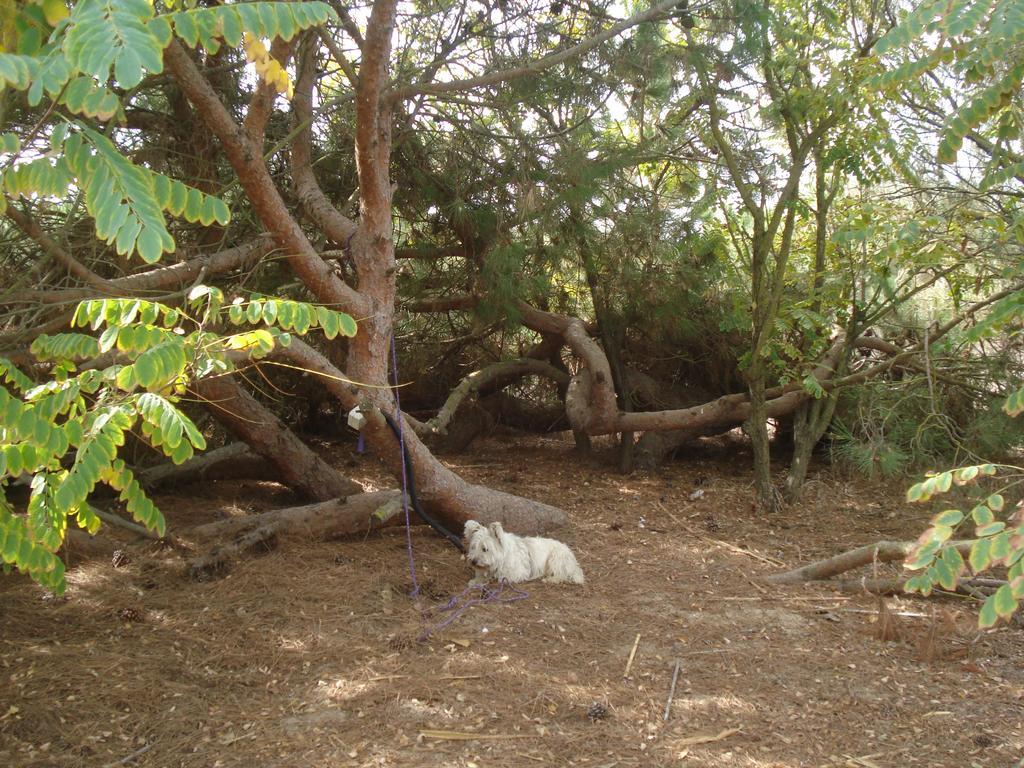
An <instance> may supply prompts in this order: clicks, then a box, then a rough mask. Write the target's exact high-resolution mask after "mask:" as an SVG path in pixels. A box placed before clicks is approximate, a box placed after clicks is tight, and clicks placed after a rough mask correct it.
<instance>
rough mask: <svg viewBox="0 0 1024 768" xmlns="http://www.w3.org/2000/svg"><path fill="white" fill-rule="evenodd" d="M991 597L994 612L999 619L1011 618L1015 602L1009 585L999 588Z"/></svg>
mask: <svg viewBox="0 0 1024 768" xmlns="http://www.w3.org/2000/svg"><path fill="white" fill-rule="evenodd" d="M992 597H993V601H992V602H993V605H994V607H995V611H996V613H997V614H998V615H999V617H1000V618H1003V619H1008V618H1010V617H1011V616H1013V614H1014V613H1015V612H1016V610H1017V601H1016V600H1015V599H1014V597H1013V591H1012V590H1011V589H1010V585H1009V584H1003V585H1002V586H1001V587H999V589H997V590H996V593H995V594H994V595H993V596H992Z"/></svg>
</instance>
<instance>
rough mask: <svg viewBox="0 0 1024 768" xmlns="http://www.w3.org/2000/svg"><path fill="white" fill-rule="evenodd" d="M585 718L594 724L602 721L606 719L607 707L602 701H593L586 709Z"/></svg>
mask: <svg viewBox="0 0 1024 768" xmlns="http://www.w3.org/2000/svg"><path fill="white" fill-rule="evenodd" d="M587 717H588V718H590V721H591V722H593V723H596V722H597V721H598V720H604V719H605V718H606V717H608V705H607V704H605V703H604V702H603V701H595V702H594V703H593V704H591V705H590V706H589V707H587Z"/></svg>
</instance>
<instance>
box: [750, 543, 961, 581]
mask: <svg viewBox="0 0 1024 768" xmlns="http://www.w3.org/2000/svg"><path fill="white" fill-rule="evenodd" d="M915 543H916V542H913V541H879V542H876V543H874V544H868V545H867V546H863V547H857V548H856V549H851V550H849V551H847V552H843V553H842V554H839V555H835V556H834V557H829V558H826V559H824V560H817V561H815V562H813V563H809V564H808V565H804V566H802V567H800V568H795V569H793V570H792V571H786V572H785V573H776V574H773V575H771V576H768V577H766V578H765V581H769V582H771V583H773V584H799V583H801V582H804V581H821V580H823V579H828V578H831V577H832V576H836V575H838V574H840V573H845V572H846V571H850V570H853V569H854V568H860V567H861V566H864V565H870V564H871V563H891V562H893V561H896V560H903V559H904V558H906V556H907V553H908V552H909V551H910V548H911V547H913V546H914V544H915ZM949 544H950V545H951V546H954V547H956V549H957V551H959V552H960V554H961V555H967V554H969V553H970V551H971V547H972V546H973V544H974V542H973V541H951V542H949Z"/></svg>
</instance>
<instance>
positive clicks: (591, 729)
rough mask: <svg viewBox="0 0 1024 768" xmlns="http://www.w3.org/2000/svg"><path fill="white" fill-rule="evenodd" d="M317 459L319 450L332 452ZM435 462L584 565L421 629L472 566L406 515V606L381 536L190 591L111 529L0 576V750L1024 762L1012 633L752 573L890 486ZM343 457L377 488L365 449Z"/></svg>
mask: <svg viewBox="0 0 1024 768" xmlns="http://www.w3.org/2000/svg"><path fill="white" fill-rule="evenodd" d="M334 459H335V460H336V461H337V462H338V463H340V464H342V465H344V463H345V462H346V461H349V460H350V459H349V451H348V448H347V447H346V448H345V449H343V450H340V451H339V450H335V452H334ZM450 463H451V464H452V465H453V466H455V467H456V468H457V469H458V470H459V471H460V472H462V473H463V474H464V475H465V476H467V477H468V478H470V479H472V480H475V481H477V482H481V483H486V484H489V485H492V486H495V487H498V488H502V489H505V490H509V491H514V492H517V493H521V494H525V495H528V496H532V497H535V498H538V499H542V500H544V501H546V502H548V503H551V504H556V505H559V506H562V507H563V508H566V509H568V510H569V511H570V513H571V516H572V525H571V527H570V528H569V529H567V530H564V531H561V532H559V534H558V535H559V536H560V537H561V538H564V539H565V540H566V541H567V542H569V543H570V545H571V546H573V547H574V549H575V550H576V552H577V554H578V557H579V560H580V562H581V564H582V566H583V568H584V570H585V572H586V574H587V580H588V581H587V585H586V586H585V587H582V588H573V587H564V586H562V587H559V586H549V585H544V584H539V583H538V584H529V585H526V586H525V589H526V591H527V592H528V595H529V596H528V597H527V598H526V599H524V600H521V601H518V602H513V603H508V604H487V605H479V606H474V607H471V608H469V609H468V610H466V612H465V613H463V614H462V615H461V616H460V617H459V618H458V619H457V620H455V621H454V622H453V623H452V624H451V625H450V626H448V627H446V628H444V629H442V630H440V631H437V632H435V633H433V634H431V635H430V636H429V637H428V638H427V639H426V640H425V641H424V642H419V641H417V637H418V636H420V635H421V634H422V633H424V632H425V631H429V629H430V628H431V627H433V626H435V625H436V624H438V623H439V622H440V621H441V620H442V619H443V618H444V615H443V614H439V613H437V612H436V610H434V609H435V608H436V606H437V605H438V604H439V603H443V602H445V601H447V600H448V599H449V598H450V597H451V596H453V595H457V594H459V593H460V592H461V591H462V590H463V589H464V588H465V585H466V582H467V580H468V579H469V578H470V576H471V572H470V569H469V568H468V567H467V566H466V564H465V563H463V562H460V560H459V558H458V556H457V554H456V553H455V552H454V550H452V549H451V548H450V547H449V546H447V545H446V544H445V543H444V542H442V541H441V540H440V539H438V538H435V537H434V536H432V535H430V533H429V532H428V531H426V530H416V531H414V532H413V534H412V541H413V545H414V557H415V564H416V576H417V578H418V583H419V585H420V589H421V594H420V596H419V597H418V598H416V599H412V598H410V597H409V596H408V594H407V593H408V591H409V589H410V581H411V579H410V574H409V563H408V556H407V551H406V545H405V537H404V532H403V531H401V530H393V531H389V532H387V533H384V534H381V533H372V534H370V535H369V536H368V538H367V540H366V541H362V540H346V541H336V542H313V543H311V542H308V541H303V540H301V539H299V538H292V539H285V540H282V541H281V542H279V546H278V547H277V549H276V550H275V551H273V552H271V553H269V554H267V555H265V556H262V557H255V558H250V559H247V560H243V561H240V562H238V563H237V564H236V565H235V566H234V568H233V569H232V571H231V573H230V575H228V576H227V577H226V578H223V579H220V580H217V581H212V582H208V583H195V582H192V581H189V580H188V579H187V578H186V577H185V575H184V571H185V569H184V565H183V560H182V559H181V556H180V554H179V553H176V552H175V551H173V550H161V549H159V548H158V546H157V545H155V544H146V545H144V546H143V547H141V548H138V547H136V548H134V549H130V550H129V551H130V553H131V562H129V563H128V564H126V565H123V566H122V567H120V568H115V567H114V566H113V565H112V564H111V563H109V562H105V561H103V562H87V563H83V564H82V565H80V566H79V567H77V568H74V569H73V570H72V571H71V573H70V577H69V582H70V586H69V590H68V594H67V598H66V599H59V600H58V599H49V598H47V597H46V596H44V593H43V592H42V591H41V590H40V589H39V588H37V587H35V586H33V585H31V584H29V583H27V582H26V581H24V580H23V579H21V578H19V577H14V576H9V577H3V578H0V665H2V669H0V765H3V766H12V767H13V766H26V767H28V766H152V767H154V768H164V767H170V766H189V767H192V766H195V767H197V768H198V767H200V766H202V767H204V768H213V767H215V766H216V767H220V766H224V767H225V768H226V767H228V766H247V767H251V768H262V767H266V768H271V767H281V768H285V767H287V766H465V767H466V768H472V767H473V766H480V767H483V766H532V765H550V766H593V767H594V768H597V767H599V766H603V767H604V768H612V767H613V766H633V765H637V766H641V765H642V766H677V765H682V766H757V767H759V768H768V767H769V766H771V767H772V768H784V767H785V768H791V767H795V766H853V767H855V768H856V767H860V768H883V767H893V766H971V767H974V766H993V767H997V766H998V767H1000V768H1002V767H1005V766H1016V765H1019V762H1018V761H1020V760H1021V759H1022V758H1024V664H1022V662H1024V633H1022V631H1021V630H1020V629H1016V628H1001V629H999V630H997V631H994V632H989V633H985V634H982V635H978V634H977V633H976V632H975V631H974V619H973V615H972V614H971V606H969V605H966V604H964V603H962V602H956V601H953V600H949V599H944V600H920V599H895V600H890V601H889V602H888V608H889V610H890V611H891V612H893V613H894V614H896V620H897V621H898V623H899V626H900V628H901V634H902V638H903V639H901V640H899V641H897V642H883V641H881V640H879V639H877V638H876V637H875V636H874V635H873V630H874V622H875V621H876V618H877V605H878V603H877V599H876V598H872V597H869V596H858V595H854V596H850V595H838V594H836V593H833V592H831V591H829V590H825V589H821V588H817V587H815V588H807V587H796V588H792V587H791V588H785V589H780V588H777V587H772V588H769V587H766V586H764V585H762V584H760V583H759V582H758V581H757V580H758V578H759V577H762V576H765V575H767V574H769V573H773V572H776V571H778V570H780V569H781V568H782V566H783V565H784V566H787V567H794V566H796V565H799V564H802V563H805V562H808V561H810V560H812V559H817V558H819V557H823V556H827V555H831V554H835V553H837V552H839V551H842V550H845V549H847V548H849V547H852V546H856V545H860V544H865V543H870V542H874V541H876V540H879V539H892V538H912V537H913V536H915V535H916V533H917V532H918V531H919V530H920V527H921V524H922V522H923V519H924V518H925V517H926V512H924V511H922V510H918V509H908V508H907V506H906V505H905V504H904V503H903V501H902V495H903V487H902V484H897V485H894V486H893V487H892V488H890V489H880V488H878V487H877V486H875V485H873V484H870V483H868V482H866V481H864V480H850V479H843V478H842V477H840V476H839V475H837V474H834V473H832V472H829V471H826V472H823V473H819V474H818V475H816V476H814V477H813V478H812V480H811V481H810V484H809V486H808V492H807V500H806V502H805V503H804V504H803V505H801V506H799V507H797V508H795V509H791V510H789V511H787V512H785V513H784V514H781V515H779V516H776V517H772V518H770V519H759V518H758V517H757V516H756V515H755V513H754V511H753V509H752V507H751V500H752V489H751V484H750V479H749V471H748V467H749V457H748V456H747V455H745V454H743V453H740V452H738V451H737V450H736V449H733V450H730V451H725V452H721V453H719V454H718V455H712V456H706V457H704V458H703V459H702V458H689V459H684V460H680V461H678V462H676V463H675V464H673V465H671V466H669V467H668V468H666V469H665V470H663V471H659V472H657V473H650V474H643V473H638V474H636V475H634V476H631V477H628V478H627V477H622V476H619V475H616V474H615V473H614V472H613V471H612V470H611V469H610V468H609V467H608V466H607V457H601V456H598V457H597V458H595V459H590V460H586V461H578V460H577V459H576V458H575V457H574V456H573V455H572V453H571V446H570V445H568V444H566V443H564V442H560V441H557V440H541V439H522V440H497V439H495V440H492V441H488V442H485V443H483V444H481V446H480V447H478V448H477V447H475V448H474V450H473V451H472V453H471V454H470V455H467V456H464V457H455V458H453V459H450ZM349 471H350V472H352V473H353V475H354V476H355V477H357V479H361V480H368V481H370V482H371V483H376V484H377V485H384V484H385V483H386V481H385V478H384V477H383V476H382V475H381V474H380V472H379V470H378V469H377V468H376V467H375V466H374V465H373V462H372V461H371V460H369V459H362V460H360V461H359V462H358V464H357V465H356V466H355V467H352V468H350V470H349ZM697 490H703V491H704V494H703V496H702V497H701V498H699V499H695V500H691V498H690V497H691V495H692V494H693V493H694V492H695V491H697ZM289 501H290V499H289V497H288V495H287V493H285V492H284V491H282V490H281V489H280V488H279V487H277V486H274V485H272V484H268V483H259V482H255V481H253V482H241V483H240V482H234V483H228V482H224V483H210V484H207V485H205V486H202V485H199V486H190V487H184V488H179V489H176V492H175V494H171V495H164V496H162V497H159V502H160V505H161V507H162V508H163V509H164V511H165V513H166V515H167V517H168V519H169V521H170V524H171V527H172V529H175V528H177V529H183V528H185V527H187V525H190V524H193V523H196V522H200V521H204V520H209V519H214V518H216V517H217V516H222V515H225V514H243V513H245V512H247V511H259V510H262V509H266V508H272V507H275V506H281V505H283V504H287V503H289ZM890 572H893V571H886V573H890ZM638 637H639V642H637V638H638ZM634 645H635V646H636V653H635V658H634V659H633V662H632V665H631V668H630V670H629V675H628V677H626V676H624V672H625V670H626V666H627V660H628V658H629V656H630V652H631V650H632V649H633V647H634ZM677 660H678V661H679V664H680V672H679V679H678V683H677V686H676V691H675V697H674V701H673V703H672V706H671V712H670V715H669V718H668V720H667V721H665V720H664V719H663V715H664V710H665V706H666V700H667V697H668V693H669V686H670V682H671V678H672V671H673V668H674V666H675V663H676V661H677ZM595 704H598V705H600V706H598V707H594V705H595ZM588 711H589V712H590V715H588ZM602 715H603V716H602Z"/></svg>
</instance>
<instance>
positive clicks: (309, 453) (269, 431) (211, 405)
mask: <svg viewBox="0 0 1024 768" xmlns="http://www.w3.org/2000/svg"><path fill="white" fill-rule="evenodd" d="M195 391H196V394H197V395H199V397H200V398H202V399H203V400H204V401H205V402H206V405H207V408H208V409H209V410H210V413H211V414H212V415H213V417H214V418H215V419H217V421H219V422H220V423H221V424H223V425H224V426H225V427H226V428H227V429H228V430H229V431H230V432H231V433H232V434H233V435H234V436H235V437H237V438H238V439H239V440H243V441H245V442H246V443H247V444H248V445H249V446H250V447H252V449H253V450H254V451H255V452H256V453H258V454H259V455H260V456H262V457H263V458H264V459H266V460H267V461H269V462H271V463H272V464H273V465H274V466H275V467H276V468H277V473H278V475H279V476H280V478H281V480H282V482H284V484H285V485H287V486H288V487H289V488H292V489H293V490H295V491H297V492H298V493H300V494H302V496H304V497H305V498H307V499H313V500H319V501H323V500H326V499H334V498H337V497H339V496H349V495H351V494H353V493H360V492H361V491H362V487H361V486H360V485H359V484H358V483H355V482H353V481H352V480H349V479H348V478H347V477H345V476H343V475H342V474H340V473H339V472H338V471H337V470H335V469H334V468H332V467H331V466H330V465H329V464H327V463H326V462H325V461H324V460H323V459H321V458H320V457H319V456H317V455H316V454H315V453H314V452H313V450H312V449H311V448H310V447H309V446H307V445H306V444H305V443H303V442H302V441H301V440H300V439H299V438H298V437H296V436H295V434H294V433H293V432H292V431H291V430H290V429H288V427H286V426H285V425H284V424H283V423H282V422H281V420H280V419H279V418H277V416H275V415H274V414H273V413H271V412H270V411H269V410H267V409H266V408H264V407H263V406H262V405H260V403H259V402H257V401H256V399H255V398H253V397H252V395H250V394H249V393H248V392H246V391H245V390H243V389H242V388H241V387H240V386H239V385H238V384H236V383H235V382H234V380H232V379H231V378H230V377H227V376H216V377H211V378H207V379H202V380H201V381H199V382H198V383H197V384H196V385H195Z"/></svg>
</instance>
